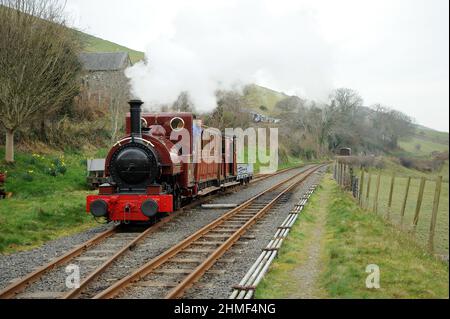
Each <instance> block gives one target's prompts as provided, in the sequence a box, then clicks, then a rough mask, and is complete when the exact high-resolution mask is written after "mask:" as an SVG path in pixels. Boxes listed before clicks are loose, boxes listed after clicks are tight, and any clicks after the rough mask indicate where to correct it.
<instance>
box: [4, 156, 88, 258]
mask: <svg viewBox="0 0 450 319" xmlns="http://www.w3.org/2000/svg"><path fill="white" fill-rule="evenodd" d="M3 156H4V150H3V149H1V148H0V158H2V157H3ZM0 171H7V182H6V190H7V191H8V192H12V193H13V196H12V197H11V198H9V199H5V200H1V201H0V253H2V254H5V253H12V252H15V251H19V250H26V249H31V248H34V247H36V246H38V245H41V244H42V243H44V242H45V241H48V240H52V239H55V238H58V237H61V236H65V235H70V234H73V233H76V232H79V231H82V230H85V229H88V228H90V227H93V226H94V225H96V223H95V222H94V221H93V220H92V218H91V217H90V216H89V215H87V214H86V212H85V198H86V195H87V194H88V193H89V192H88V191H87V190H86V179H85V178H86V166H85V157H84V156H83V155H80V154H73V153H66V154H63V153H60V154H57V153H53V154H46V155H41V154H28V153H23V152H17V153H16V162H15V163H14V164H13V165H9V164H8V165H7V164H0Z"/></svg>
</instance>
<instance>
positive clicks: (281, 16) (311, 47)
mask: <svg viewBox="0 0 450 319" xmlns="http://www.w3.org/2000/svg"><path fill="white" fill-rule="evenodd" d="M277 4H278V5H279V6H281V7H276V6H274V5H277ZM174 16H175V17H174V19H173V21H172V29H173V32H167V34H166V35H162V36H160V37H159V38H158V39H156V40H153V41H150V43H149V45H148V49H147V52H146V57H147V60H148V63H147V64H145V63H144V62H140V63H137V64H135V65H134V66H132V67H131V68H129V69H128V70H127V71H126V75H127V76H128V77H129V78H130V79H131V86H132V94H133V95H134V96H136V97H139V98H141V99H142V100H144V102H146V105H147V106H149V105H158V104H167V103H172V102H174V101H175V100H176V99H177V97H178V95H179V94H180V93H181V92H182V91H188V92H189V95H190V97H191V99H192V102H193V103H194V104H195V107H196V109H197V110H198V111H210V110H212V109H214V108H215V107H216V99H215V91H216V90H217V89H232V88H236V87H237V86H239V85H243V84H249V83H256V84H259V85H263V86H267V87H270V88H272V89H275V90H280V91H284V92H286V93H288V94H297V95H301V96H305V97H308V98H313V99H323V98H325V97H326V94H328V92H329V90H330V88H331V86H332V83H331V76H330V74H331V72H332V70H331V68H332V59H331V47H330V46H329V45H328V44H327V43H326V42H325V41H324V40H323V37H322V36H321V34H320V32H319V30H320V28H319V26H318V24H317V22H316V19H315V17H314V14H313V12H311V11H308V10H305V9H302V8H301V7H300V8H298V7H295V6H294V7H292V6H290V7H289V6H283V4H282V3H278V2H275V4H272V6H270V5H269V4H267V3H265V2H261V1H245V2H243V1H235V2H233V1H224V2H223V3H220V5H217V2H214V6H212V5H211V6H210V5H208V2H206V3H202V5H201V6H196V7H195V9H193V8H191V7H189V6H184V7H182V8H181V9H180V10H179V11H178V12H177V13H176V14H175V15H174Z"/></svg>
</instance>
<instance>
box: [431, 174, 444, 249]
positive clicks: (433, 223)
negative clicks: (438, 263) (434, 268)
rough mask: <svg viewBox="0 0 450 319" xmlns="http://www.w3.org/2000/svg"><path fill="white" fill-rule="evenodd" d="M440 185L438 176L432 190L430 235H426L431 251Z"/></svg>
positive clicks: (440, 177) (440, 181) (440, 179)
mask: <svg viewBox="0 0 450 319" xmlns="http://www.w3.org/2000/svg"><path fill="white" fill-rule="evenodd" d="M441 187H442V176H439V177H438V178H437V180H436V189H435V191H434V200H433V212H432V214H431V223H430V235H429V237H428V249H429V250H430V252H431V253H433V252H434V233H435V229H436V220H437V213H438V208H439V199H440V197H441Z"/></svg>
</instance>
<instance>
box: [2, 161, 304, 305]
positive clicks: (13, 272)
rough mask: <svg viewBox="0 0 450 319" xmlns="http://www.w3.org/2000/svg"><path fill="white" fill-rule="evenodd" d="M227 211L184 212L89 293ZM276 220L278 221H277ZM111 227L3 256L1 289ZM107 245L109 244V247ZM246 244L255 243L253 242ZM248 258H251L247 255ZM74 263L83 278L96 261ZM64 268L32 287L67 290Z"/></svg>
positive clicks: (238, 196)
mask: <svg viewBox="0 0 450 319" xmlns="http://www.w3.org/2000/svg"><path fill="white" fill-rule="evenodd" d="M304 169H305V168H301V169H295V170H291V171H288V172H285V173H282V174H280V175H277V176H274V177H272V178H268V179H266V180H263V181H260V182H258V183H255V184H250V185H248V186H246V187H244V188H241V189H239V190H238V191H235V192H233V193H231V194H227V195H224V196H219V197H217V198H215V199H212V200H211V201H210V203H214V204H217V203H237V204H240V203H242V202H244V201H246V200H248V199H249V198H251V197H252V196H254V195H256V194H258V193H260V192H261V191H263V190H264V189H267V188H268V187H270V186H272V185H274V184H275V183H277V182H278V181H281V180H283V179H286V178H287V177H289V176H293V175H294V174H296V173H298V172H300V171H302V170H304ZM227 211H228V210H227V209H201V208H193V209H191V210H186V211H184V212H182V213H181V214H180V215H179V216H177V217H176V218H175V219H174V220H172V221H171V222H169V223H168V224H167V225H165V226H163V227H162V228H160V229H159V230H158V231H156V232H155V233H152V234H151V235H149V236H148V237H147V238H146V239H145V240H143V241H142V242H141V243H140V244H139V245H138V246H137V247H136V248H135V249H134V250H132V251H129V252H128V253H126V254H125V255H124V256H122V257H121V258H119V260H117V261H116V262H115V263H114V264H113V265H112V266H111V267H110V268H109V269H108V270H107V271H106V272H105V273H104V274H102V275H101V276H100V277H99V278H98V279H97V280H96V281H95V282H93V283H92V284H91V285H90V287H88V289H87V290H86V292H87V295H85V297H89V296H92V295H93V294H95V293H97V292H99V291H101V290H102V289H105V288H106V287H107V286H110V285H111V284H112V283H113V282H114V281H116V280H118V279H120V278H122V277H123V276H126V275H128V274H129V273H130V272H131V271H133V270H134V269H135V268H136V267H139V266H141V265H142V264H144V263H145V262H148V261H149V260H151V259H152V258H154V257H156V256H157V255H159V254H160V253H162V252H163V251H165V250H167V249H168V248H170V247H171V246H173V245H174V244H176V243H177V242H179V241H180V240H182V239H184V238H186V237H187V236H189V235H190V234H192V233H193V232H195V231H196V230H198V229H199V228H201V227H203V226H204V225H206V224H208V223H210V222H211V221H213V220H214V219H216V218H218V217H219V216H220V215H222V214H224V213H225V212H227ZM283 217H284V216H283ZM280 222H281V221H280ZM275 224H276V225H278V224H277V223H275ZM108 227H112V225H101V226H99V227H95V228H93V229H90V230H88V231H85V232H82V233H79V234H76V235H73V236H68V237H64V238H60V239H57V240H53V241H51V242H48V243H46V244H44V245H43V246H41V247H40V248H38V249H33V250H30V251H26V252H19V253H15V254H11V255H6V256H5V255H2V256H0V274H1V275H0V289H1V288H4V287H6V286H7V285H8V284H10V283H11V282H12V281H13V280H15V279H18V278H20V277H23V276H25V275H27V274H28V273H30V272H32V271H33V270H35V269H37V268H39V267H40V266H42V265H44V264H46V263H48V262H49V261H51V260H52V259H54V258H56V257H58V256H61V255H62V254H64V253H66V252H67V251H68V250H70V249H72V248H73V247H75V246H76V245H79V244H82V243H83V242H85V241H87V240H89V239H90V238H92V237H93V236H95V235H97V234H98V233H99V232H102V231H105V230H106V229H107V228H108ZM271 235H273V234H267V236H268V237H270V236H271ZM264 244H265V243H264ZM110 245H111V243H110V240H106V241H105V242H104V243H102V244H100V245H98V246H96V247H95V248H93V249H95V250H107V249H113V248H111V247H112V246H110ZM107 246H109V248H108V247H107ZM246 246H253V244H251V245H246ZM245 255H246V254H245ZM83 256H84V255H83ZM245 258H247V256H246V257H245ZM71 263H72V264H77V265H78V266H80V273H81V277H82V278H83V276H84V275H85V274H87V273H88V272H89V271H92V268H90V266H92V265H93V264H92V263H90V264H88V263H84V262H82V261H79V260H74V261H72V262H71ZM64 269H65V268H64V267H60V268H59V269H57V270H56V271H53V272H52V273H51V274H49V275H46V276H44V277H43V278H42V279H41V280H39V281H37V282H36V283H35V284H33V285H32V286H31V287H30V288H31V289H30V291H55V292H58V291H59V292H62V291H67V288H66V287H65V279H66V276H67V274H66V273H65V271H64ZM227 272H228V271H227ZM244 272H245V271H244ZM55 273H56V275H55ZM219 277H220V276H219ZM129 297H134V296H129ZM136 297H137V296H136Z"/></svg>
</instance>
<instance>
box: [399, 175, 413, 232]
mask: <svg viewBox="0 0 450 319" xmlns="http://www.w3.org/2000/svg"><path fill="white" fill-rule="evenodd" d="M410 185H411V176H408V180H407V181H406V190H405V197H404V198H403V204H402V210H401V212H400V227H403V219H404V217H405V209H406V202H407V201H408V194H409V186H410Z"/></svg>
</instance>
